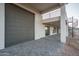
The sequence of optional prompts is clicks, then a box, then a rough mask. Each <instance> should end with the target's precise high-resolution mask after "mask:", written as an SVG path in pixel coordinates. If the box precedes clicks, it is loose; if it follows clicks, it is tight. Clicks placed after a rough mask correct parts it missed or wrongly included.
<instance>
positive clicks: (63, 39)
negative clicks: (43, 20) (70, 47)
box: [60, 5, 68, 43]
mask: <svg viewBox="0 0 79 59" xmlns="http://www.w3.org/2000/svg"><path fill="white" fill-rule="evenodd" d="M66 16H67V15H66V11H65V5H63V6H62V7H61V20H60V27H61V29H60V31H61V35H60V36H61V37H60V39H61V42H62V43H66V37H67V36H68V28H67V25H66V22H65V20H67V17H66Z"/></svg>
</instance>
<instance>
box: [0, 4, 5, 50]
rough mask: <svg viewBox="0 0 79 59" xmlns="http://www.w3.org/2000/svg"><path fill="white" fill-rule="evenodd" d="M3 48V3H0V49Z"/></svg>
mask: <svg viewBox="0 0 79 59" xmlns="http://www.w3.org/2000/svg"><path fill="white" fill-rule="evenodd" d="M4 48H5V5H4V4H3V3H0V49H4Z"/></svg>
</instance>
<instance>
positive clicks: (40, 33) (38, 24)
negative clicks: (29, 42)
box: [35, 13, 45, 40]
mask: <svg viewBox="0 0 79 59" xmlns="http://www.w3.org/2000/svg"><path fill="white" fill-rule="evenodd" d="M42 37H45V27H44V25H43V24H42V17H41V14H39V13H36V14H35V40H37V39H39V38H42Z"/></svg>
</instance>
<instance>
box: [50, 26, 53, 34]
mask: <svg viewBox="0 0 79 59" xmlns="http://www.w3.org/2000/svg"><path fill="white" fill-rule="evenodd" d="M50 35H53V27H50Z"/></svg>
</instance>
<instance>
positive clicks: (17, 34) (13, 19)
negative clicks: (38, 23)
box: [5, 4, 34, 47]
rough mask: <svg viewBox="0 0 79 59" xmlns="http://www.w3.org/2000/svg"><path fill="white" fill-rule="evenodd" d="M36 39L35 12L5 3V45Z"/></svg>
mask: <svg viewBox="0 0 79 59" xmlns="http://www.w3.org/2000/svg"><path fill="white" fill-rule="evenodd" d="M31 40H34V14H33V13H31V12H29V11H26V10H24V9H22V8H20V7H18V6H16V5H13V4H5V46H6V47H8V46H12V45H15V44H17V43H21V42H26V41H31Z"/></svg>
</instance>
